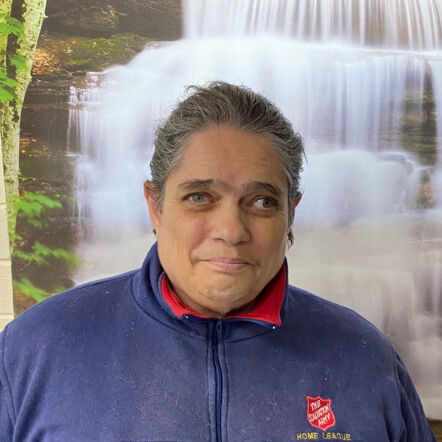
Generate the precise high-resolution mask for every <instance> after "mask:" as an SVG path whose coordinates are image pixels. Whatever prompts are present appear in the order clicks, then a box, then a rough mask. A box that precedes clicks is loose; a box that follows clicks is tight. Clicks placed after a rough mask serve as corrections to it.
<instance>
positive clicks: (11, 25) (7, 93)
mask: <svg viewBox="0 0 442 442" xmlns="http://www.w3.org/2000/svg"><path fill="white" fill-rule="evenodd" d="M23 33H24V26H23V23H22V22H21V21H19V20H17V19H16V18H13V17H10V16H9V15H6V14H0V36H1V35H3V36H5V37H7V36H8V35H10V34H13V35H16V36H17V37H19V36H20V35H22V34H23ZM7 64H8V65H9V66H14V68H15V69H16V71H17V72H19V71H26V70H27V69H28V63H27V61H26V58H25V57H23V56H22V55H19V54H8V55H7ZM17 86H18V82H17V81H16V80H15V78H11V77H10V76H8V73H7V70H6V69H5V68H1V69H0V103H7V102H9V101H12V100H14V99H15V98H16V88H17Z"/></svg>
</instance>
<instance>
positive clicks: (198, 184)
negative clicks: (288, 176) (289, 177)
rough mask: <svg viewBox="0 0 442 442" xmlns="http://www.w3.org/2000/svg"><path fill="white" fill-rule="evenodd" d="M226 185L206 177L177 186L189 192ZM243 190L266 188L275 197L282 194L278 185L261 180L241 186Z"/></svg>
mask: <svg viewBox="0 0 442 442" xmlns="http://www.w3.org/2000/svg"><path fill="white" fill-rule="evenodd" d="M218 186H220V187H227V186H228V184H227V183H224V182H222V181H218V180H213V179H208V180H199V179H195V180H189V181H184V182H183V183H181V184H179V185H178V188H179V189H180V190H181V191H183V192H189V191H192V190H198V189H201V188H211V187H218ZM243 190H244V191H245V192H247V193H249V192H259V191H262V190H266V191H267V192H270V193H271V194H272V195H274V196H276V197H281V196H282V191H281V189H279V188H278V187H275V186H274V185H273V184H270V183H267V182H263V181H251V182H250V183H247V184H245V185H244V186H243Z"/></svg>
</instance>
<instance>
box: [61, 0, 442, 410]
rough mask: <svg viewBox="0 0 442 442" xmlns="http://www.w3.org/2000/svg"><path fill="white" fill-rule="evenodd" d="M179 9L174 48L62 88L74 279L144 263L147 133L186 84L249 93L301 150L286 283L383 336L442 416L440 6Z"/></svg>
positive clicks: (348, 0) (313, 0)
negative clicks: (71, 183)
mask: <svg viewBox="0 0 442 442" xmlns="http://www.w3.org/2000/svg"><path fill="white" fill-rule="evenodd" d="M183 9H184V22H185V37H184V38H183V39H182V40H180V41H177V42H173V43H167V44H166V43H165V44H162V45H156V46H148V47H147V48H146V49H145V50H144V51H143V52H142V53H141V54H139V55H138V56H137V57H135V58H134V59H133V60H132V61H131V62H130V63H129V64H128V65H126V66H119V67H114V68H112V69H109V70H107V71H106V72H104V73H103V74H91V75H90V76H89V78H88V81H89V83H88V85H87V86H86V87H85V88H84V89H81V90H79V89H73V90H72V95H71V105H72V106H71V118H70V129H69V140H70V146H71V151H72V154H73V155H76V156H77V172H76V176H77V178H76V179H77V183H76V186H77V189H78V191H77V195H76V196H77V214H78V219H79V224H80V226H81V236H80V238H81V240H80V243H79V245H78V254H79V255H80V256H81V257H83V258H84V259H85V260H86V261H87V263H88V265H85V266H83V267H82V268H81V269H80V271H79V272H78V275H77V280H78V281H80V280H85V279H90V278H92V277H96V276H98V275H102V274H111V273H114V272H118V271H123V270H125V269H128V268H132V267H136V266H138V265H139V264H140V261H141V260H142V257H143V256H144V253H145V251H146V249H147V247H148V244H147V243H148V242H149V241H150V242H151V241H152V240H153V239H152V237H151V236H149V235H147V234H146V232H147V230H148V229H147V227H146V226H147V225H148V219H147V213H146V210H145V208H144V203H143V198H142V181H143V179H144V178H146V177H147V176H148V172H147V169H148V161H149V159H150V156H151V154H152V148H153V136H154V127H155V125H156V124H157V122H158V121H159V120H160V119H161V118H163V117H165V116H166V115H167V113H168V111H169V110H170V109H171V107H173V105H174V103H175V102H176V100H177V97H180V96H182V95H183V88H184V86H185V85H189V84H201V83H206V82H207V81H210V80H214V79H221V80H225V81H229V82H232V83H237V84H246V85H248V86H250V87H251V88H252V89H254V90H256V91H258V92H262V93H263V94H264V95H266V96H268V97H270V98H271V99H272V100H273V101H274V102H276V103H277V104H278V106H279V107H280V108H281V109H282V111H283V112H284V113H285V114H286V115H287V116H288V117H289V118H290V119H291V120H292V121H293V122H294V124H295V126H296V127H297V128H299V130H300V131H301V133H302V135H303V137H304V139H305V141H306V149H307V157H308V164H307V166H306V168H305V172H304V176H303V181H302V187H303V191H304V197H303V201H302V203H301V205H300V206H299V209H298V211H297V213H296V222H295V245H294V247H293V248H292V249H291V250H290V251H289V262H290V266H291V267H292V270H291V280H292V283H294V284H296V285H299V286H301V287H304V288H306V289H309V290H312V291H314V292H316V293H318V294H320V295H321V296H324V297H326V298H329V299H332V300H335V301H337V302H339V303H341V304H344V305H347V306H349V307H351V308H354V309H355V310H357V311H358V312H360V313H362V314H363V315H364V316H366V317H367V318H368V319H370V320H371V321H372V322H374V323H375V324H376V325H377V326H379V327H380V328H381V329H382V330H383V331H384V332H385V333H387V334H388V336H389V337H390V338H391V339H392V340H393V342H394V344H395V345H396V347H397V348H398V350H399V352H400V354H401V355H402V356H403V357H404V359H405V360H406V363H407V365H408V366H409V368H410V371H411V373H412V375H413V378H414V380H415V382H416V384H417V387H418V389H419V391H420V393H421V395H422V397H423V402H424V406H425V409H426V412H427V414H428V415H430V416H432V417H439V418H442V401H441V400H440V398H441V397H442V336H441V334H442V319H441V318H442V293H441V291H442V253H441V244H442V226H441V221H440V219H441V216H442V42H441V40H442V33H441V29H442V27H441V23H442V0H426V1H421V0H392V1H389V2H385V1H381V0H370V1H368V0H357V1H355V0H334V1H331V0H290V1H289V0H229V1H227V0H224V1H221V0H219V1H216V2H208V1H207V2H201V1H200V0H188V1H186V2H185V3H184V8H183ZM438 143H439V144H438ZM146 238H150V239H146ZM117 248H118V254H117V253H116V250H117Z"/></svg>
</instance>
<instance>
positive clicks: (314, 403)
mask: <svg viewBox="0 0 442 442" xmlns="http://www.w3.org/2000/svg"><path fill="white" fill-rule="evenodd" d="M306 399H307V420H308V422H309V424H310V425H312V426H313V427H315V428H319V429H320V430H322V431H325V430H327V428H330V427H333V425H335V424H336V419H335V415H334V414H333V411H332V409H331V399H322V397H321V396H316V397H310V396H306Z"/></svg>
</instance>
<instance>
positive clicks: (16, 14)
mask: <svg viewBox="0 0 442 442" xmlns="http://www.w3.org/2000/svg"><path fill="white" fill-rule="evenodd" d="M45 7H46V0H1V1H0V13H4V14H7V15H10V16H11V17H13V18H16V19H17V20H19V21H21V22H22V23H23V25H24V30H23V33H22V34H21V35H19V36H16V35H14V34H9V36H7V37H2V36H0V68H3V69H5V70H6V72H7V73H8V76H9V77H10V78H14V79H15V80H17V82H18V84H19V85H18V86H17V88H16V97H15V99H14V100H12V101H9V102H7V103H3V104H0V137H1V140H2V147H3V167H4V177H5V190H6V196H7V202H8V219H9V225H10V229H11V230H12V231H14V230H15V214H14V210H13V200H14V197H15V196H16V195H18V175H19V146H20V117H21V111H22V106H23V100H24V98H25V93H26V89H27V87H28V85H29V82H30V80H31V67H32V62H33V59H34V52H35V47H36V45H37V40H38V36H39V34H40V29H41V24H42V22H43V18H44V11H45ZM11 55H19V56H22V57H24V58H25V59H26V65H27V66H26V69H16V68H15V66H13V65H11V63H9V60H8V56H11Z"/></svg>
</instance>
